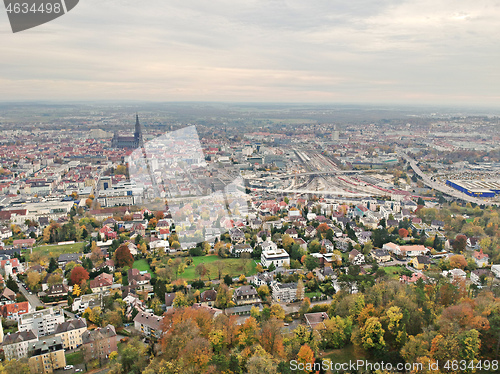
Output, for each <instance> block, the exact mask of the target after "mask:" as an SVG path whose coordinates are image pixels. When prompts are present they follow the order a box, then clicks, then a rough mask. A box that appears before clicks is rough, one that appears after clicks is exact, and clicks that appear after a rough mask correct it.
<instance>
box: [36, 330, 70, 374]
mask: <svg viewBox="0 0 500 374" xmlns="http://www.w3.org/2000/svg"><path fill="white" fill-rule="evenodd" d="M29 356H30V358H29V361H28V363H29V366H30V370H31V372H32V373H52V372H54V370H57V369H61V368H64V367H65V366H66V356H65V355H64V348H63V342H62V339H61V337H59V336H57V337H51V338H49V339H45V340H40V341H37V342H35V343H33V344H30V347H29Z"/></svg>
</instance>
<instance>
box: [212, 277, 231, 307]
mask: <svg viewBox="0 0 500 374" xmlns="http://www.w3.org/2000/svg"><path fill="white" fill-rule="evenodd" d="M232 294H233V293H232V291H231V290H230V289H229V287H228V286H227V285H226V284H225V283H221V284H220V285H219V288H218V289H217V298H216V299H215V306H216V307H217V308H222V309H225V308H227V307H228V306H229V305H230V303H231V298H232V296H233V295H232Z"/></svg>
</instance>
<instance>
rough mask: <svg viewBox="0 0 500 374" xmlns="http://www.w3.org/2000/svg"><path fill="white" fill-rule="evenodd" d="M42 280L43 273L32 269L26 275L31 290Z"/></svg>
mask: <svg viewBox="0 0 500 374" xmlns="http://www.w3.org/2000/svg"><path fill="white" fill-rule="evenodd" d="M41 280H42V275H41V274H40V273H39V272H37V271H30V272H28V275H27V276H26V283H27V284H28V287H29V288H30V290H34V289H35V288H36V286H37V285H38V283H40V281H41Z"/></svg>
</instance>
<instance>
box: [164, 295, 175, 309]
mask: <svg viewBox="0 0 500 374" xmlns="http://www.w3.org/2000/svg"><path fill="white" fill-rule="evenodd" d="M174 299H175V292H170V293H166V294H165V307H166V310H169V309H172V308H173V303H174Z"/></svg>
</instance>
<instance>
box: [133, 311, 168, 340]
mask: <svg viewBox="0 0 500 374" xmlns="http://www.w3.org/2000/svg"><path fill="white" fill-rule="evenodd" d="M162 322H163V317H158V316H155V315H154V314H152V313H146V312H139V313H137V315H136V316H135V318H134V328H135V329H136V330H137V331H139V332H140V333H141V334H142V335H145V336H148V337H155V338H161V335H162V326H161V324H162Z"/></svg>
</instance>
